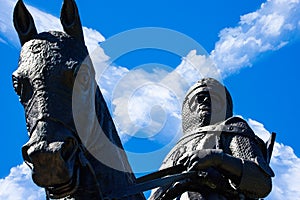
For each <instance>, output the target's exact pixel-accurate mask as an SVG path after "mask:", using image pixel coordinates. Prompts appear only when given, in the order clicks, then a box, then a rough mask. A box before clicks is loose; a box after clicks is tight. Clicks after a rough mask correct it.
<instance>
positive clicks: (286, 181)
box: [248, 119, 300, 200]
mask: <svg viewBox="0 0 300 200" xmlns="http://www.w3.org/2000/svg"><path fill="white" fill-rule="evenodd" d="M248 123H249V125H250V126H251V127H252V129H253V130H254V132H255V133H256V134H257V135H258V136H259V137H261V138H262V139H263V140H264V141H266V140H267V139H268V137H269V136H270V133H269V132H268V131H267V130H266V129H265V128H264V125H263V124H261V123H259V122H257V121H255V120H252V119H249V120H248ZM271 167H272V169H273V170H274V172H275V178H273V189H272V192H271V194H270V195H269V196H268V198H266V199H272V200H274V199H275V200H280V199H287V200H290V199H298V198H299V197H300V190H299V186H300V158H298V157H297V156H296V155H295V153H294V151H293V149H292V148H291V147H290V146H286V145H284V144H280V143H277V142H276V143H275V146H274V150H273V154H272V159H271Z"/></svg>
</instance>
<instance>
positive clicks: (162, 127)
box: [0, 0, 300, 200]
mask: <svg viewBox="0 0 300 200" xmlns="http://www.w3.org/2000/svg"><path fill="white" fill-rule="evenodd" d="M14 4H15V2H14V1H12V0H0V5H1V7H0V32H1V36H3V38H4V39H5V41H4V42H8V43H11V44H13V45H15V46H17V45H18V43H19V42H18V39H17V35H16V34H15V30H14V28H13V26H12V23H10V22H11V21H12V16H11V13H12V10H13V6H14ZM28 8H29V10H30V11H31V13H32V15H33V16H34V19H35V22H36V26H37V28H38V30H39V31H48V30H50V29H52V30H53V29H55V30H61V29H62V28H61V25H60V22H59V19H58V18H56V17H54V16H52V15H49V14H47V13H44V12H41V11H39V10H38V9H36V8H33V7H30V6H29V7H28ZM298 10H299V0H269V1H267V2H266V3H265V4H263V5H262V6H261V8H260V9H259V10H257V11H256V12H253V13H250V14H247V15H244V16H241V20H240V23H239V26H238V27H235V28H227V29H224V30H222V31H221V32H220V40H219V41H218V42H217V43H216V46H215V50H214V51H212V53H211V56H210V59H208V58H207V57H205V56H203V55H197V52H196V51H191V52H190V53H189V54H188V55H187V56H186V57H185V58H183V60H182V62H181V63H180V65H179V66H178V67H177V68H176V69H175V70H174V71H172V70H170V69H168V68H166V67H161V66H159V65H158V66H156V68H154V69H152V70H149V68H147V67H146V66H143V67H141V68H138V69H134V70H131V71H129V70H128V69H127V68H124V67H121V66H113V65H112V66H109V67H108V66H107V61H108V60H109V58H108V56H107V55H105V53H104V51H103V49H101V48H96V47H98V42H101V41H103V40H104V37H103V36H102V35H101V34H100V33H99V32H97V31H95V30H92V29H88V28H84V34H85V39H86V43H87V45H88V48H89V51H90V52H91V56H92V59H93V62H94V64H95V67H96V70H97V77H98V80H99V81H98V82H99V84H100V87H101V89H102V92H103V94H104V97H105V99H106V100H107V102H108V105H109V107H110V109H111V111H112V112H113V118H114V120H115V121H116V124H117V125H118V129H119V133H120V134H121V137H122V138H123V141H125V140H126V134H127V135H128V134H129V135H132V134H137V136H139V137H148V136H153V137H155V133H157V132H162V133H164V134H163V137H164V138H167V139H168V138H169V137H171V136H170V134H173V133H174V129H176V130H178V131H180V130H179V129H180V110H181V103H180V102H182V100H183V98H184V95H185V92H186V91H187V89H188V88H189V87H190V86H191V85H192V84H193V83H195V82H196V81H197V80H198V79H200V78H202V77H207V76H210V77H214V78H217V79H218V80H220V81H221V77H220V73H221V74H222V75H223V77H224V76H226V75H229V74H231V73H233V72H235V71H237V70H239V69H240V68H242V67H245V66H251V63H252V62H253V60H254V59H255V57H256V56H257V55H258V54H261V53H263V52H266V51H270V50H277V49H279V48H281V47H283V46H284V45H286V44H288V43H289V42H290V41H289V38H290V36H291V35H293V34H296V32H297V31H299V28H300V20H299V14H298V13H297V11H298ZM2 42H3V41H2ZM94 49H95V50H94ZM216 66H217V67H216ZM248 122H249V124H250V125H251V126H252V128H253V129H254V130H255V132H256V133H257V134H259V135H260V136H261V137H262V138H263V139H264V140H266V139H267V138H268V136H269V132H268V131H267V130H266V129H265V128H264V127H263V125H262V124H261V123H259V122H256V121H254V120H251V119H249V120H248ZM172 137H173V136H172ZM271 165H272V167H273V169H274V171H275V173H276V177H275V178H274V181H273V183H274V186H273V191H272V193H271V194H270V196H269V197H268V199H296V198H298V197H299V196H300V194H299V191H298V190H297V189H298V188H299V186H300V182H299V180H300V179H299V178H300V177H299V174H300V160H299V158H298V157H297V156H296V155H295V154H294V153H293V150H292V148H291V147H289V146H285V145H283V144H278V143H276V145H275V148H274V153H273V158H272V160H271ZM0 199H13V200H17V199H44V192H43V190H42V189H40V188H37V187H36V186H34V184H33V183H32V182H31V176H30V171H29V169H28V168H27V167H26V166H25V165H24V164H23V165H21V166H18V167H14V168H12V169H11V173H10V175H9V176H8V177H6V178H5V179H0Z"/></svg>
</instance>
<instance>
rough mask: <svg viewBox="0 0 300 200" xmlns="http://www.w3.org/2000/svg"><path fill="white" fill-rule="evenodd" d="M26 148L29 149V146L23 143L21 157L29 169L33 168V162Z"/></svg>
mask: <svg viewBox="0 0 300 200" xmlns="http://www.w3.org/2000/svg"><path fill="white" fill-rule="evenodd" d="M28 149H29V146H26V145H24V146H23V147H22V156H23V159H24V161H25V163H26V164H27V165H28V166H29V167H30V168H31V169H33V163H32V160H31V158H30V156H29V155H28Z"/></svg>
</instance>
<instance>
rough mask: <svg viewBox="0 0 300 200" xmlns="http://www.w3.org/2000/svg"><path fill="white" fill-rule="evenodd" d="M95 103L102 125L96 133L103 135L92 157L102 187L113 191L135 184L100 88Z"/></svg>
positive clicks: (140, 197) (136, 197)
mask: <svg viewBox="0 0 300 200" xmlns="http://www.w3.org/2000/svg"><path fill="white" fill-rule="evenodd" d="M95 104H96V115H97V118H98V123H99V124H98V126H97V127H100V130H99V128H94V130H95V133H94V135H102V137H98V138H99V139H98V141H95V144H96V143H97V145H94V146H95V150H94V151H95V152H97V155H96V156H95V155H94V158H96V159H92V162H91V164H92V166H93V168H94V171H95V174H96V176H97V180H98V183H99V185H100V187H101V189H102V190H104V193H111V192H112V191H116V190H119V189H121V188H125V187H126V186H129V185H132V184H134V183H135V180H136V178H135V176H134V174H133V172H132V169H131V167H130V164H129V162H128V158H127V156H126V153H125V151H124V148H123V145H122V143H121V140H120V138H119V136H118V133H117V130H116V127H115V125H114V122H113V120H112V118H111V115H110V113H109V110H108V108H107V105H106V103H105V100H104V98H103V95H102V94H101V92H100V90H99V88H97V91H96V99H95ZM99 125H100V126H99ZM97 147H98V148H97ZM130 199H144V196H143V195H142V194H138V195H136V196H135V197H131V198H130Z"/></svg>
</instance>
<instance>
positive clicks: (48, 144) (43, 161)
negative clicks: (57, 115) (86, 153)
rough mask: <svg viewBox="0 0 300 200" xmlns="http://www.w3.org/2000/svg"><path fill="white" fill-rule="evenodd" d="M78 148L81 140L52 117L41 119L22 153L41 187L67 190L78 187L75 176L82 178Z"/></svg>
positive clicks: (34, 178) (35, 180) (33, 176)
mask: <svg viewBox="0 0 300 200" xmlns="http://www.w3.org/2000/svg"><path fill="white" fill-rule="evenodd" d="M78 149H79V145H78V141H77V139H76V138H75V137H74V136H73V133H72V132H71V131H70V130H68V129H67V128H65V127H64V126H63V125H61V124H60V123H57V122H54V121H51V120H50V121H40V122H38V124H37V126H36V128H35V130H34V131H33V133H32V135H31V137H30V140H29V141H28V142H27V143H26V144H25V145H24V146H23V147H22V155H23V158H24V160H25V162H26V163H27V164H28V165H29V166H30V167H31V169H32V179H33V181H34V182H35V183H36V184H37V185H38V186H40V187H44V188H46V189H47V188H50V189H51V190H53V191H56V189H58V190H67V189H68V188H69V189H70V187H75V186H73V185H74V183H73V182H74V179H78V178H77V176H78V172H77V168H78V167H76V159H77V154H78ZM69 189H68V190H69Z"/></svg>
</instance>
